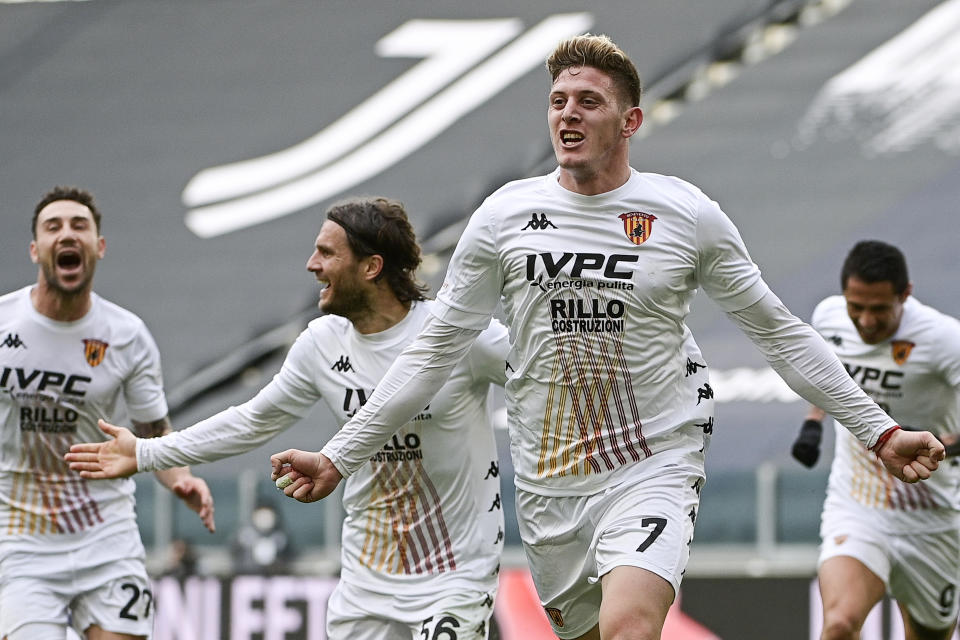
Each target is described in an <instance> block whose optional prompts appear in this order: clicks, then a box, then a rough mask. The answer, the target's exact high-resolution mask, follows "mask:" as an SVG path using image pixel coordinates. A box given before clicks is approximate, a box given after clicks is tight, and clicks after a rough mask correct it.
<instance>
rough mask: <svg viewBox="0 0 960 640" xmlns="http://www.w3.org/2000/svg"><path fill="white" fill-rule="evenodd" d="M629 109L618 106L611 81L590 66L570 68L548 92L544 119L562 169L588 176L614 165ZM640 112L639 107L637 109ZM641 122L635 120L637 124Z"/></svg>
mask: <svg viewBox="0 0 960 640" xmlns="http://www.w3.org/2000/svg"><path fill="white" fill-rule="evenodd" d="M628 112H629V110H628V109H626V108H624V107H622V106H621V105H620V101H619V100H618V95H617V92H616V91H615V89H614V84H613V80H612V79H611V78H610V76H608V75H607V74H606V73H604V72H602V71H600V70H598V69H595V68H593V67H571V68H569V69H564V70H563V71H561V72H560V75H558V76H557V79H556V81H555V82H554V83H553V87H552V88H551V91H550V105H549V108H548V110H547V123H548V124H549V126H550V140H551V142H552V144H553V151H554V153H555V154H556V156H557V162H558V163H559V165H560V167H561V168H562V169H563V170H566V171H571V172H574V173H578V174H583V175H586V176H589V175H591V174H596V173H600V172H603V171H605V170H607V169H609V168H612V167H618V166H619V165H620V164H621V163H622V162H624V161H625V158H626V156H625V155H623V154H624V153H625V150H626V145H627V143H628V139H629V137H630V135H632V133H633V131H630V132H629V134H627V135H625V128H626V121H627V113H628ZM637 112H639V110H637ZM637 126H639V123H637Z"/></svg>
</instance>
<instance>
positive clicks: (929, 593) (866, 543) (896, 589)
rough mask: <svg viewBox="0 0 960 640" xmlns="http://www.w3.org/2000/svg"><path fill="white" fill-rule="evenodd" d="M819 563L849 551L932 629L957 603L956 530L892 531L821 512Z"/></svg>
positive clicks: (959, 558) (947, 621) (948, 619)
mask: <svg viewBox="0 0 960 640" xmlns="http://www.w3.org/2000/svg"><path fill="white" fill-rule="evenodd" d="M822 535H823V543H822V544H821V546H820V558H819V560H818V562H817V566H818V568H819V566H820V565H822V564H823V563H824V561H825V560H827V559H828V558H834V557H837V556H848V557H851V558H855V559H857V560H859V561H860V562H862V563H863V564H864V566H866V567H867V568H868V569H870V571H871V572H873V573H874V574H875V575H876V576H877V577H878V578H880V579H881V580H883V583H884V584H885V585H886V586H887V591H888V592H889V593H890V595H891V596H892V597H893V598H895V599H896V600H897V602H899V603H900V604H902V605H904V606H905V607H906V608H907V611H909V612H910V616H911V617H912V618H913V619H914V620H916V621H917V622H919V623H920V624H922V625H923V626H925V627H929V628H930V629H945V628H947V627H949V626H950V625H952V624H953V623H954V622H955V621H956V619H957V615H958V613H960V603H958V599H957V590H958V588H960V530H957V529H950V530H947V531H940V532H936V533H915V534H910V535H895V534H889V533H882V532H879V531H877V529H876V527H872V526H871V525H870V523H869V522H864V521H859V522H855V521H851V520H849V519H846V520H845V521H844V522H843V523H842V524H841V523H839V522H837V523H834V522H831V520H830V518H829V517H828V514H827V515H825V516H824V525H823V530H822Z"/></svg>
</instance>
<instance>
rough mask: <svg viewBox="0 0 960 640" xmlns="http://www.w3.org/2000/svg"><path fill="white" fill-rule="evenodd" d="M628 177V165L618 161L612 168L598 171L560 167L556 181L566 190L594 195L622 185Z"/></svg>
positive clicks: (583, 194) (584, 194)
mask: <svg viewBox="0 0 960 640" xmlns="http://www.w3.org/2000/svg"><path fill="white" fill-rule="evenodd" d="M629 179H630V165H629V164H626V163H623V164H620V163H618V164H617V166H615V167H614V168H611V169H604V170H600V171H596V170H584V169H575V168H563V167H561V168H560V177H559V180H558V181H559V183H560V186H561V187H563V188H564V189H566V190H567V191H572V192H574V193H578V194H580V195H582V196H596V195H600V194H603V193H609V192H610V191H613V190H614V189H618V188H620V187H622V186H623V185H624V184H626V182H627V180H629Z"/></svg>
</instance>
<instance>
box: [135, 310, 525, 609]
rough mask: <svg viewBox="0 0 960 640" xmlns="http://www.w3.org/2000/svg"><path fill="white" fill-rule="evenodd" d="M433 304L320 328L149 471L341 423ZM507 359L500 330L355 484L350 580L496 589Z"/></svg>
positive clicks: (142, 447) (327, 322)
mask: <svg viewBox="0 0 960 640" xmlns="http://www.w3.org/2000/svg"><path fill="white" fill-rule="evenodd" d="M431 304H433V303H414V305H413V306H412V308H411V310H410V312H409V313H408V314H407V316H406V317H405V318H404V319H403V320H402V321H401V322H400V323H398V324H397V325H395V326H393V327H391V328H389V329H387V330H386V331H382V332H380V333H375V334H369V335H363V334H360V333H358V332H357V331H356V330H355V329H354V328H353V325H352V324H351V323H350V322H349V321H348V320H346V319H345V318H342V317H339V316H332V315H328V316H323V317H321V318H317V319H316V320H313V321H312V322H311V323H310V324H309V326H308V327H307V329H306V330H304V331H303V333H301V334H300V337H299V338H298V339H297V341H296V343H295V344H294V345H293V347H291V349H290V352H289V353H288V354H287V357H286V360H285V361H284V364H283V367H282V368H281V370H280V372H279V373H278V374H277V375H276V376H275V377H274V379H273V380H272V381H271V382H270V383H269V384H268V385H267V386H266V387H265V388H264V389H263V390H262V391H260V393H259V394H257V396H256V397H254V398H253V399H252V400H250V401H249V402H247V403H246V404H244V405H242V406H240V407H236V408H231V409H228V410H226V411H224V412H222V413H220V414H218V415H216V416H213V417H212V418H208V419H207V420H204V421H202V422H200V423H198V424H197V425H194V426H193V427H190V428H188V429H184V430H181V431H176V432H174V433H171V434H169V435H167V436H164V437H163V438H154V439H149V440H142V439H141V440H139V441H138V443H137V458H138V466H139V468H140V470H147V469H154V468H166V467H169V466H177V465H181V464H187V463H188V462H187V461H189V464H198V463H202V462H210V461H213V460H216V459H219V458H222V457H225V456H228V455H235V454H237V453H242V452H243V451H248V450H250V449H252V448H254V447H256V446H258V445H259V444H261V443H262V442H265V441H266V440H268V439H269V438H271V437H273V436H274V435H276V433H278V432H279V431H280V430H282V429H285V428H287V427H289V426H291V425H292V424H293V423H295V422H296V421H297V420H298V419H299V418H301V417H302V416H304V415H306V414H307V413H308V412H309V411H310V409H311V407H313V405H314V404H315V403H316V402H318V401H319V400H320V399H323V400H324V401H325V402H326V403H327V405H328V406H329V407H330V409H331V410H332V411H333V413H334V415H335V417H336V420H337V421H338V423H339V424H340V425H342V424H343V423H345V422H346V421H347V420H349V419H350V417H351V416H353V414H354V413H356V411H357V409H359V408H360V406H361V405H362V404H363V403H364V402H365V401H366V399H367V398H369V397H370V395H371V394H372V393H373V390H374V387H375V386H376V385H377V384H378V383H379V381H380V379H381V377H382V376H383V374H384V373H385V372H386V370H387V369H388V368H389V366H390V364H391V363H392V362H393V360H394V359H395V358H396V356H397V354H399V353H400V351H401V350H402V349H403V348H404V347H405V346H407V345H408V344H409V343H410V342H411V341H413V339H414V338H415V337H416V335H417V333H419V331H420V329H421V328H422V327H423V325H424V323H425V322H426V320H427V318H429V317H430V316H429V313H430V312H429V311H428V307H429V306H430V305H431ZM508 351H509V345H508V340H507V332H506V329H505V328H504V327H503V325H501V324H499V323H498V322H493V323H491V325H490V328H489V329H488V330H486V331H485V332H484V333H482V334H481V337H480V338H479V339H478V341H477V342H476V343H475V344H474V346H473V347H472V348H471V350H470V351H469V353H468V354H467V356H466V357H465V358H464V360H463V361H461V363H460V364H459V365H458V366H457V368H456V369H455V370H454V372H453V375H452V376H451V377H450V379H449V380H448V381H447V383H446V384H445V385H444V386H443V387H442V388H440V390H439V391H438V392H437V395H436V396H435V397H434V399H433V400H432V401H431V402H430V404H429V406H426V407H424V408H423V410H422V411H421V412H420V414H419V415H418V416H416V418H414V420H413V421H411V422H410V423H408V424H406V425H404V426H403V427H402V428H401V429H400V430H399V431H397V432H396V434H395V435H394V436H393V437H392V438H391V439H390V441H389V442H388V443H387V444H386V445H385V446H384V447H383V448H382V449H381V450H380V451H378V452H377V453H376V454H374V455H373V456H372V457H371V458H370V459H369V460H368V462H367V464H365V465H364V466H363V467H362V468H361V469H360V471H358V472H357V473H355V474H354V475H352V476H350V477H349V478H348V479H347V481H346V486H345V489H344V506H345V508H346V511H347V519H346V521H345V522H344V528H343V554H342V563H343V568H342V574H341V575H342V577H343V579H344V580H346V581H348V582H350V583H351V584H355V585H358V586H360V587H363V588H365V589H368V590H370V591H376V592H378V593H386V594H394V593H402V594H404V595H407V596H411V597H417V596H419V595H423V596H424V597H435V596H436V594H437V593H443V592H446V591H447V590H452V589H473V590H478V591H490V590H491V589H495V588H496V584H497V567H498V565H499V558H500V551H501V549H502V546H503V511H502V508H501V501H500V478H499V465H498V462H497V454H496V445H495V440H494V435H493V430H492V428H491V423H490V416H489V415H488V413H489V412H488V406H487V404H488V391H489V386H490V384H491V383H493V384H497V385H501V386H502V385H503V384H504V382H505V380H506V373H505V367H506V357H507V353H508ZM383 613H384V614H385V615H386V614H387V613H388V612H383Z"/></svg>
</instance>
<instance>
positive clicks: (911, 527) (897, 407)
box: [811, 296, 960, 534]
mask: <svg viewBox="0 0 960 640" xmlns="http://www.w3.org/2000/svg"><path fill="white" fill-rule="evenodd" d="M811 323H812V324H813V327H814V329H816V330H817V331H819V332H820V334H821V335H822V336H823V337H824V338H825V339H826V340H827V342H828V343H829V344H830V345H831V346H832V347H833V350H834V352H835V353H836V354H837V356H838V357H839V358H840V361H841V362H843V366H844V367H845V368H846V370H847V372H848V373H849V374H850V377H851V378H853V380H854V381H855V382H856V383H857V384H859V385H860V386H861V387H862V388H863V390H864V391H866V392H867V394H869V395H870V396H871V397H872V398H873V399H874V400H875V401H876V402H877V403H878V404H879V405H880V406H881V407H883V408H884V410H886V411H887V412H888V413H889V414H890V415H891V416H892V417H893V418H894V419H895V420H896V421H897V422H898V423H899V424H901V425H908V426H910V427H913V428H917V429H923V430H924V431H930V432H932V433H934V434H936V435H946V434H955V433H958V432H960V405H958V402H960V322H958V321H957V320H956V319H954V318H951V317H949V316H946V315H944V314H942V313H940V312H939V311H937V310H935V309H933V308H931V307H928V306H926V305H924V304H922V303H920V302H919V301H917V299H916V298H913V297H909V298H907V300H906V302H905V303H904V305H903V315H902V317H901V319H900V326H899V327H898V328H897V331H896V333H895V334H894V335H893V336H891V337H890V338H889V339H888V340H884V341H883V342H880V343H878V344H866V343H865V342H864V341H863V340H862V339H861V338H860V335H859V334H858V333H857V330H856V327H854V326H853V321H851V320H850V316H849V315H848V314H847V308H846V301H845V300H844V298H843V296H831V297H829V298H827V299H825V300H823V301H822V302H821V303H820V304H819V305H817V308H816V309H815V310H814V313H813V318H812V320H811ZM835 428H836V435H837V437H836V454H835V456H834V459H833V464H832V466H831V468H830V481H829V484H828V488H827V499H826V503H825V509H826V510H827V511H828V512H830V517H831V518H851V519H853V520H856V521H857V522H860V523H863V522H869V523H871V526H873V527H875V528H876V529H877V530H878V531H884V532H888V533H898V534H910V533H914V532H917V531H923V532H927V533H929V532H933V531H942V530H944V529H955V528H958V527H960V466H957V464H956V461H955V460H951V459H948V460H947V461H946V462H944V463H941V465H940V468H939V469H938V470H937V471H936V473H934V474H933V475H932V476H931V477H930V479H928V480H927V481H925V482H921V483H917V484H906V483H904V482H900V481H899V480H897V479H896V478H894V477H893V476H892V475H891V474H890V473H889V472H887V470H886V469H885V468H884V467H883V465H881V464H880V463H879V461H878V460H877V459H876V456H875V455H874V454H873V453H871V452H869V451H866V450H865V449H864V448H863V447H862V446H860V445H859V442H858V441H857V440H856V439H855V438H853V437H852V436H851V435H850V434H849V433H848V432H847V430H846V429H844V428H843V427H842V426H840V425H836V427H835Z"/></svg>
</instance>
